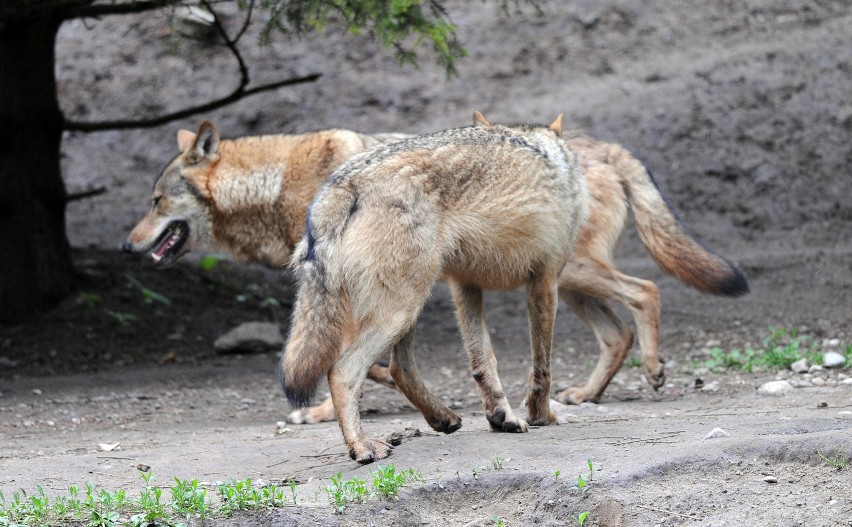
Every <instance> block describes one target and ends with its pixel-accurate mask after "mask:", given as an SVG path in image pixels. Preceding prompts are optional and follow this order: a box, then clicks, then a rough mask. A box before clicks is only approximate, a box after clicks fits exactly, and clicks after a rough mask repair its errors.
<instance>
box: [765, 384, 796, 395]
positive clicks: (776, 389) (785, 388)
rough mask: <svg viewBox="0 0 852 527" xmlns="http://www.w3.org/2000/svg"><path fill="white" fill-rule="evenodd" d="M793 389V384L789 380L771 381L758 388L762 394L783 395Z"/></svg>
mask: <svg viewBox="0 0 852 527" xmlns="http://www.w3.org/2000/svg"><path fill="white" fill-rule="evenodd" d="M791 391H793V385H792V384H790V383H789V382H787V381H771V382H767V383H766V384H764V385H763V386H761V387H760V388H758V389H757V393H759V394H760V395H782V394H785V393H787V392H791Z"/></svg>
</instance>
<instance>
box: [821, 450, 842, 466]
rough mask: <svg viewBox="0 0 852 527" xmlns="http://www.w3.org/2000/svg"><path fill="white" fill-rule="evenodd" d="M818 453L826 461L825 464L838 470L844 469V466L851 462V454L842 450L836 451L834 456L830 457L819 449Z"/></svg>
mask: <svg viewBox="0 0 852 527" xmlns="http://www.w3.org/2000/svg"><path fill="white" fill-rule="evenodd" d="M817 455H818V456H819V457H820V459H822V460H823V462H825V464H827V465H828V466H830V467H833V468H836V469H837V470H843V468H844V467H846V465H848V464H849V456H847V455H845V454H843V453H841V452H840V451H838V452H836V453H835V454H834V457H828V456H826V455H824V454H823V453H822V452H820V451H819V450H817Z"/></svg>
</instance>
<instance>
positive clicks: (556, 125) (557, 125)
mask: <svg viewBox="0 0 852 527" xmlns="http://www.w3.org/2000/svg"><path fill="white" fill-rule="evenodd" d="M548 128H550V129H551V130H553V131H554V132H556V135H557V136H559V137H562V114H561V113H560V114H559V117H557V118H556V119H554V120H553V122H552V123H550V126H548Z"/></svg>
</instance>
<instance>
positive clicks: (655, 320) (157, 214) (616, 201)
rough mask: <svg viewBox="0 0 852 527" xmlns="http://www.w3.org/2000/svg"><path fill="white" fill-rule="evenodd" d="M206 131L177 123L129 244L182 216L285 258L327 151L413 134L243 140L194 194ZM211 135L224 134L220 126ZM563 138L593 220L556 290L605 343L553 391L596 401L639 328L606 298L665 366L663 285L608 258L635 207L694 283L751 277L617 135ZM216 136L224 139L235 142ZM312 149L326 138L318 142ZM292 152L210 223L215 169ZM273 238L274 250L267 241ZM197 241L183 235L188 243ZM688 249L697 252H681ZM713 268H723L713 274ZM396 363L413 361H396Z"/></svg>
mask: <svg viewBox="0 0 852 527" xmlns="http://www.w3.org/2000/svg"><path fill="white" fill-rule="evenodd" d="M476 114H477V115H478V118H477V115H475V116H474V124H478V125H490V123H489V122H488V121H487V119H485V118H484V116H482V114H481V113H479V112H476ZM209 127H212V125H209ZM205 129H206V130H207V131H215V128H214V129H213V130H210V129H209V128H206V127H205V125H202V127H201V128H200V129H199V132H202V131H204V130H205ZM198 135H199V134H197V133H193V132H189V131H186V130H182V131H181V132H179V134H178V143H179V146H180V152H181V155H180V156H178V158H176V159H175V160H174V161H173V162H172V164H171V165H170V166H169V167H168V168H167V169H166V170H165V171H164V172H163V174H162V175H161V176H160V178H159V179H158V181H157V184H156V186H155V189H154V195H155V196H162V198H161V200H160V204H159V206H158V207H153V208H152V210H151V211H149V213H148V214H147V215H146V216H145V218H143V220H142V221H141V222H140V223H139V224H138V225H137V226H136V227H135V228H134V229H133V232H132V233H131V235H130V238H129V239H128V242H127V243H126V244H125V250H130V251H132V252H147V251H149V250H150V248H151V247H152V246H153V244H154V243H155V242H156V240H157V239H158V238H159V236H160V235H161V233H162V230H163V229H164V225H166V224H167V223H168V221H167V220H168V219H169V218H171V217H179V218H185V219H188V220H190V230H191V231H192V232H193V236H194V238H193V244H192V246H194V247H196V248H199V249H206V250H211V249H213V250H220V251H225V252H228V253H229V254H231V255H233V256H235V257H237V258H240V259H242V260H245V261H255V262H264V263H267V264H269V265H272V266H283V265H285V264H286V262H287V260H288V258H289V254H290V250H291V249H292V244H293V243H295V241H296V240H298V239H300V238H301V236H302V234H303V232H304V225H305V222H304V216H305V211H306V209H307V206H308V204H309V203H310V201H311V199H312V198H313V195H314V194H315V193H316V191H317V190H318V189H319V188H320V186H321V185H322V183H323V181H325V179H326V178H327V177H328V175H329V174H330V173H331V171H332V170H333V169H334V168H336V166H330V165H331V164H332V162H329V163H325V162H323V160H325V159H329V158H331V159H333V160H341V162H342V160H344V159H346V158H348V156H351V155H354V153H356V152H359V151H361V150H363V148H365V147H366V146H369V145H373V144H376V143H378V142H387V141H393V140H398V139H402V138H406V137H408V136H406V135H404V134H374V135H371V136H366V135H361V134H355V133H354V132H349V131H345V130H332V131H324V132H316V133H310V134H304V135H298V136H263V137H247V138H244V139H240V140H237V141H234V142H233V143H232V148H230V149H228V148H226V151H227V152H228V154H227V155H225V154H222V155H220V156H219V157H220V161H219V163H218V164H217V165H215V166H209V167H207V168H206V169H204V170H198V169H196V170H195V171H193V172H192V175H193V176H194V177H193V179H192V185H193V189H194V192H197V193H199V194H200V195H201V197H198V198H195V197H193V191H191V190H190V188H189V186H188V185H180V181H182V180H183V181H186V182H190V180H189V179H187V177H186V176H188V175H189V172H188V171H187V168H189V167H187V161H186V158H187V157H188V156H189V153H188V152H187V151H188V150H189V149H190V147H193V145H194V143H195V141H196V138H197V136H198ZM215 135H216V136H218V132H215ZM181 137H182V138H183V139H181ZM565 139H566V141H567V142H568V144H569V146H570V147H571V149H572V150H573V151H574V152H575V153H576V154H577V156H578V159H579V162H580V165H581V166H582V167H583V170H584V172H585V174H586V179H587V186H588V189H589V193H590V198H591V203H590V204H591V207H590V215H589V220H588V222H587V223H586V224H585V226H584V227H583V228H582V230H581V231H580V234H579V236H578V240H577V243H576V246H575V251H574V254H573V255H572V257H571V259H570V260H569V262H568V264H567V265H566V267H565V269H563V272H562V273H561V276H560V282H559V296H560V298H561V299H562V300H563V301H565V303H566V304H567V305H568V306H569V307H570V308H571V309H572V310H573V311H574V312H575V313H576V314H577V315H578V316H579V317H580V318H581V319H582V320H583V321H584V322H586V323H587V324H588V325H589V326H590V327H591V328H592V329H593V331H594V333H595V336H596V338H597V340H598V343H599V346H600V357H599V359H598V364H597V366H596V367H595V369H594V372H593V374H592V375H591V377H590V378H589V380H588V382H587V383H586V384H585V385H584V386H583V387H581V388H569V389H567V390H565V391H563V392H561V393H560V394H559V395H558V396H557V397H558V398H559V399H560V400H561V401H563V402H568V403H580V402H582V401H585V400H597V399H598V398H599V397H600V395H601V394H602V393H603V391H604V389H605V388H606V386H607V384H608V383H609V381H610V379H611V378H612V376H614V375H615V373H616V372H617V371H618V369H619V368H620V367H621V364H622V363H623V361H624V358H625V357H626V356H627V353H628V352H629V350H630V348H631V346H632V344H633V332H632V331H631V330H630V329H629V327H628V326H627V325H626V324H625V323H624V322H623V321H622V320H621V319H620V318H619V317H618V316H617V315H616V314H615V312H614V311H613V310H612V309H611V308H610V306H609V302H610V301H612V302H616V303H619V304H622V305H624V306H626V307H627V308H628V309H629V310H630V311H631V313H632V314H633V317H634V319H635V322H636V328H637V333H638V335H639V341H640V349H641V353H642V354H641V357H642V367H643V371H644V373H645V375H646V378H647V379H648V380H649V382H651V384H652V385H654V386H655V387H657V386H660V385H662V383H663V382H664V380H665V376H664V370H663V366H662V364H661V363H660V360H659V355H658V348H657V339H658V331H659V309H660V307H659V295H658V293H657V289H656V286H655V284H654V283H653V282H650V281H648V280H642V279H639V278H635V277H631V276H628V275H624V274H623V273H621V272H619V271H618V269H617V268H616V267H615V265H614V264H613V262H612V252H613V249H614V247H615V245H616V243H617V241H618V239H619V237H620V236H621V233H622V231H623V229H624V226H625V224H626V220H627V215H628V212H629V211H628V209H629V208H630V209H632V210H633V213H634V215H635V216H637V220H636V225H637V229H638V230H639V233H640V238H641V239H642V240H643V242H645V243H647V244H648V249H649V252H650V253H651V255H652V257H653V258H654V260H655V261H657V262H658V263H659V264H660V265H661V267H662V268H663V269H666V270H668V271H669V272H673V274H675V275H676V276H678V277H683V278H685V279H688V280H689V281H688V282H687V283H690V284H691V285H693V286H694V287H696V288H698V289H699V290H702V291H705V292H709V293H715V294H729V295H736V294H741V293H744V292H745V291H747V285H746V284H745V281H744V279H742V276H741V275H740V274H739V272H738V271H737V270H736V268H735V267H733V266H731V265H730V264H728V263H727V262H725V261H724V260H723V259H721V258H720V257H718V256H716V255H714V254H712V253H710V252H708V251H706V250H704V249H703V248H702V247H701V246H699V245H697V244H696V243H695V242H694V241H693V240H691V239H690V238H689V236H688V235H687V234H686V233H685V232H684V231H683V229H682V228H681V227H680V226H679V225H678V223H677V221H676V220H674V218H673V216H672V214H671V212H670V211H669V210H668V207H667V206H666V204H665V202H664V201H663V200H662V198H661V196H660V194H659V191H658V190H657V189H656V187H655V185H654V184H653V182H652V180H651V178H650V176H649V174H648V173H647V171H646V170H645V168H644V167H643V166H642V165H641V163H639V162H638V161H637V160H636V159H635V158H634V157H633V156H632V155H631V154H630V153H629V152H627V151H626V150H625V149H623V148H621V147H620V146H618V145H615V144H611V143H605V142H602V141H597V140H594V139H591V138H589V137H586V136H584V135H579V134H570V133H568V134H566V136H565ZM219 143H220V145H223V144H228V143H229V142H228V141H220V142H219ZM313 148H316V149H319V152H313V150H312V149H313ZM260 150H263V151H265V152H266V153H267V154H266V155H264V156H260V155H257V156H256V155H255V151H260ZM329 151H331V152H332V154H331V155H329V154H328V152H329ZM322 152H324V154H323V153H322ZM231 153H233V154H234V156H235V158H239V159H240V160H241V161H240V162H239V163H238V162H236V161H235V160H231V159H229V156H230V155H231ZM260 160H264V161H260ZM288 160H290V161H292V162H291V164H290V165H289V166H290V167H291V169H290V170H289V171H287V172H286V175H284V176H282V185H286V187H287V192H279V193H278V194H277V195H270V196H267V195H263V194H262V193H260V192H257V191H254V190H252V191H251V192H248V193H247V195H249V196H251V197H252V198H251V200H248V199H247V200H243V201H238V203H242V206H243V207H244V208H245V210H241V209H240V206H239V205H238V204H234V203H232V204H231V207H230V209H231V212H230V213H229V214H227V215H221V214H220V215H217V216H216V224H217V225H213V218H212V214H213V213H212V210H216V209H220V208H223V207H222V206H221V205H217V204H216V203H215V196H210V193H209V191H208V190H207V185H206V183H205V182H206V181H208V180H210V181H213V182H214V183H213V187H215V188H220V187H227V186H228V185H227V184H224V183H216V182H215V181H216V180H222V179H228V178H230V177H234V178H235V179H239V180H240V181H243V182H245V184H246V186H247V187H249V188H253V187H256V186H258V187H260V186H262V185H260V184H259V183H256V179H255V178H257V180H258V181H262V180H263V174H264V173H265V171H266V170H267V167H268V166H269V165H272V166H280V165H282V164H286V162H287V161H288ZM308 160H310V162H308ZM295 166H298V167H299V168H298V170H296V169H295V168H293V167H295ZM196 168H198V167H196ZM197 184H200V186H196V185H197ZM202 198H203V199H202ZM284 199H286V202H282V203H280V204H270V201H275V200H284ZM252 200H254V201H257V203H253V202H252ZM259 208H263V209H265V210H267V211H270V210H271V211H273V212H272V213H277V212H275V211H286V212H287V213H288V214H287V215H283V213H282V215H281V216H280V217H281V218H282V219H281V221H280V222H278V221H272V220H269V219H268V218H265V217H261V216H260V215H259V214H257V213H256V212H252V211H257V209H259ZM223 221H227V225H221V222H223ZM229 229H230V230H231V232H232V234H231V235H228V236H226V237H223V238H221V239H220V238H217V237H216V236H217V233H220V232H226V231H228V230H229ZM238 232H242V233H247V235H246V236H245V237H243V238H241V237H240V236H235V235H233V233H238ZM652 232H653V234H652ZM269 247H274V248H275V249H274V250H269V249H266V248H269ZM191 248H192V247H191V246H189V244H187V246H186V247H185V250H184V251H182V252H181V253H180V254H184V253H185V252H187V251H188V250H190V249H191ZM685 251H688V252H690V253H691V254H692V256H691V257H689V258H684V257H683V255H684V252H685ZM179 256H180V255H178V256H177V257H179ZM177 257H176V258H177ZM678 265H679V267H680V270H676V269H675V267H676V266H678ZM708 276H715V277H722V279H721V280H720V279H718V278H716V279H714V280H710V281H707V280H706V277H708ZM738 280H741V282H738ZM726 283H727V284H728V285H725V284H726ZM485 337H487V335H485ZM396 367H397V368H411V367H412V366H411V365H410V364H397V365H396ZM370 371H371V375H370V378H372V379H374V380H378V381H379V382H383V383H384V384H390V381H389V379H390V373H389V370H388V368H382V367H379V366H373V367H372V368H371V370H370ZM409 391H415V390H414V389H411V390H409ZM334 418H335V414H334V407H333V404H332V402H331V399H330V398H329V399H327V400H326V401H325V402H324V403H323V404H322V405H320V406H317V407H312V408H303V409H299V410H295V411H294V412H293V413H292V414H290V415H289V416H288V420H290V421H291V422H297V423H299V422H308V423H310V422H320V421H327V420H332V419H334ZM430 424H431V423H430Z"/></svg>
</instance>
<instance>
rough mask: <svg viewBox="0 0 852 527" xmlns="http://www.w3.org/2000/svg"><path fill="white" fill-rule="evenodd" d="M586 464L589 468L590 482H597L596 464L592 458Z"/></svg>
mask: <svg viewBox="0 0 852 527" xmlns="http://www.w3.org/2000/svg"><path fill="white" fill-rule="evenodd" d="M586 464H587V465H588V466H589V481H594V480H595V464H594V463H593V462H592V459H591V458H589V459H587V460H586Z"/></svg>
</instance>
